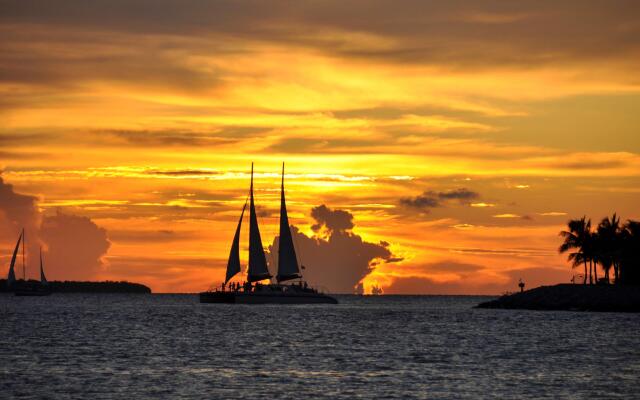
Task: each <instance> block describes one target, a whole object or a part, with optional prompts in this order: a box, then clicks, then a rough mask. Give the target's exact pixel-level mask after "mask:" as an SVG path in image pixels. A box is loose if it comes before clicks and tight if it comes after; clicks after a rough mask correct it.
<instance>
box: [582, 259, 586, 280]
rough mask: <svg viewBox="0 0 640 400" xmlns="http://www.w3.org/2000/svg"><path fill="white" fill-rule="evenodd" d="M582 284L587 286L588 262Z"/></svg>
mask: <svg viewBox="0 0 640 400" xmlns="http://www.w3.org/2000/svg"><path fill="white" fill-rule="evenodd" d="M582 284H583V285H586V284H587V261H585V262H584V280H583V281H582Z"/></svg>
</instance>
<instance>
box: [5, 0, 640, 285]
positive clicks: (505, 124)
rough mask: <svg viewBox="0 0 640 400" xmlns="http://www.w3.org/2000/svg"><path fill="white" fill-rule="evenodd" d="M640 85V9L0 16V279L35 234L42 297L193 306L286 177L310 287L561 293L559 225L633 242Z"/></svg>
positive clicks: (637, 5) (444, 4)
mask: <svg viewBox="0 0 640 400" xmlns="http://www.w3.org/2000/svg"><path fill="white" fill-rule="evenodd" d="M638 71H640V2H637V1H578V0H576V1H565V2H555V1H473V2H463V1H451V0H449V1H400V2H392V1H357V0H354V1H348V2H344V1H340V2H339V1H296V2H288V1H287V2H285V1H282V2H281V1H217V2H203V1H165V0H153V1H151V0H148V1H147V0H143V1H117V0H111V1H91V2H86V1H56V2H44V1H42V2H37V1H0V170H2V173H1V175H0V179H2V182H0V262H1V265H2V271H3V272H2V275H3V276H2V277H5V275H6V270H7V269H8V263H9V259H10V255H11V254H10V253H11V251H12V250H13V246H14V245H15V240H16V239H17V237H18V234H19V231H20V229H21V228H22V227H25V228H26V231H27V250H28V253H29V254H27V262H28V265H27V269H28V271H27V272H28V274H29V275H30V276H31V277H36V275H37V268H36V255H37V248H38V246H40V245H42V246H43V251H44V258H45V267H46V269H47V272H48V275H49V279H52V280H53V279H55V280H72V279H91V280H96V279H100V280H103V279H111V280H130V281H135V282H140V283H144V284H147V285H149V286H150V287H151V288H152V289H153V290H154V291H157V292H195V291H201V290H204V289H206V288H207V287H209V286H210V285H212V284H218V283H219V282H220V281H221V280H222V279H223V278H224V268H225V266H226V261H227V257H228V254H229V248H230V246H231V239H232V237H233V232H234V230H235V228H236V223H237V219H238V217H239V215H240V211H241V209H242V205H243V204H244V201H245V198H246V196H247V192H248V189H249V172H250V167H251V162H252V161H253V162H254V163H255V171H256V175H255V190H256V193H255V195H256V204H257V207H258V212H259V222H260V227H261V233H262V238H263V241H264V246H265V248H266V249H268V248H269V246H270V245H271V244H272V242H273V240H274V237H275V236H277V235H278V232H277V230H278V226H279V225H278V221H279V220H278V217H279V214H278V210H279V195H280V193H279V190H280V188H279V180H280V175H279V174H280V168H281V163H282V162H283V161H284V162H285V163H286V177H285V184H286V189H287V201H288V209H289V219H290V222H291V224H292V225H294V226H295V227H296V229H297V230H298V231H299V232H298V233H297V234H296V235H297V239H296V240H297V242H296V245H297V246H298V247H299V249H298V250H299V253H300V258H301V260H302V263H303V264H305V265H307V266H308V269H307V273H308V278H309V280H310V281H312V283H316V284H319V285H321V286H324V287H326V288H328V289H329V290H331V291H340V292H352V291H353V288H354V287H355V286H356V285H357V284H358V283H359V282H360V281H362V283H363V284H364V287H365V289H366V290H367V291H370V290H371V287H372V286H373V285H376V286H379V287H382V289H383V290H384V292H385V293H427V294H449V293H456V294H496V293H501V292H504V291H506V290H515V289H517V288H516V286H515V285H516V282H517V281H518V279H519V278H522V279H523V280H524V281H525V282H526V284H527V287H533V286H538V285H540V284H544V283H556V282H569V280H570V279H571V277H572V274H573V273H577V272H578V271H572V270H571V268H570V266H569V264H568V263H567V262H566V261H565V258H566V256H565V255H562V256H561V255H558V253H557V248H558V246H559V244H560V238H559V237H558V232H559V231H560V230H561V229H563V228H564V226H565V224H566V222H567V220H568V219H570V218H575V217H581V216H582V215H587V216H589V217H591V218H592V219H593V220H594V221H596V222H597V221H599V220H600V219H601V218H603V217H605V216H607V215H610V214H612V213H613V212H617V213H618V214H619V215H621V217H622V219H623V221H624V220H626V219H638V218H640V210H639V209H638V204H640V74H639V73H638ZM323 205H324V206H325V207H321V206H323ZM312 210H313V211H312ZM314 225H316V226H314ZM244 227H245V230H244V231H243V233H242V240H243V246H242V249H243V253H242V260H243V265H245V264H246V259H247V254H246V249H247V247H248V232H247V230H246V228H247V227H248V224H245V226H244ZM268 260H269V261H271V260H270V258H269V257H268ZM18 275H19V276H20V277H21V276H22V275H21V270H20V271H19V273H18Z"/></svg>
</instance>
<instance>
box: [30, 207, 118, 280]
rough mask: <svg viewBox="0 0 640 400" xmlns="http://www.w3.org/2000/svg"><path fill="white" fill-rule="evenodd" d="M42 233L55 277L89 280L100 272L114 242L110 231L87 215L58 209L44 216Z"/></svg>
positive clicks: (46, 257)
mask: <svg viewBox="0 0 640 400" xmlns="http://www.w3.org/2000/svg"><path fill="white" fill-rule="evenodd" d="M40 237H41V238H42V240H43V241H44V242H45V243H46V245H47V251H46V253H45V259H46V264H47V269H48V271H52V272H53V273H51V274H50V275H51V277H52V279H54V278H57V279H68V280H89V279H95V276H96V275H97V274H98V273H100V272H101V270H102V267H103V263H102V257H103V256H104V255H106V253H107V250H108V249H109V247H110V246H111V242H109V240H108V239H107V231H106V230H105V229H104V228H101V227H99V226H98V225H96V224H95V223H94V222H93V221H91V220H90V219H89V218H87V217H81V216H77V215H70V214H62V213H58V214H56V215H52V216H45V217H44V218H43V220H42V227H41V229H40Z"/></svg>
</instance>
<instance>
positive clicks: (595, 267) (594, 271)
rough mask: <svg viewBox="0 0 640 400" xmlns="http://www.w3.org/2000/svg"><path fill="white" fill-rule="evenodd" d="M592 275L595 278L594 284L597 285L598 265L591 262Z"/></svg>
mask: <svg viewBox="0 0 640 400" xmlns="http://www.w3.org/2000/svg"><path fill="white" fill-rule="evenodd" d="M591 262H592V263H593V274H594V275H595V278H596V284H598V263H597V262H593V261H591Z"/></svg>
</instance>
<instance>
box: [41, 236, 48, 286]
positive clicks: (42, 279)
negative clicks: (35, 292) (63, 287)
mask: <svg viewBox="0 0 640 400" xmlns="http://www.w3.org/2000/svg"><path fill="white" fill-rule="evenodd" d="M40 283H41V284H43V285H47V284H48V283H49V282H47V277H46V276H44V267H43V266H42V246H40Z"/></svg>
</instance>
